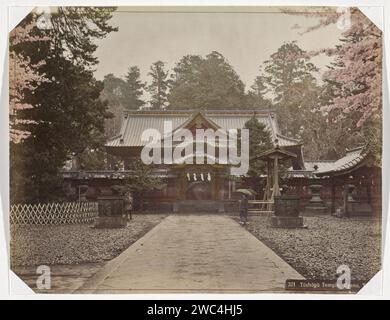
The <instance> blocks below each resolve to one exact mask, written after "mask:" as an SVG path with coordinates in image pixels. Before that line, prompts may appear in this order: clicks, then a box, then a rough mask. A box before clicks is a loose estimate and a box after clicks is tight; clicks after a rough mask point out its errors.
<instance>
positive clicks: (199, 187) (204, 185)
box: [186, 181, 213, 200]
mask: <svg viewBox="0 0 390 320" xmlns="http://www.w3.org/2000/svg"><path fill="white" fill-rule="evenodd" d="M212 195H213V190H212V187H211V183H210V182H205V181H194V182H190V183H188V186H187V191H186V199H187V200H211V199H212Z"/></svg>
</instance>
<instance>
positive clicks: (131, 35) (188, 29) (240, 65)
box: [95, 7, 342, 89]
mask: <svg viewBox="0 0 390 320" xmlns="http://www.w3.org/2000/svg"><path fill="white" fill-rule="evenodd" d="M132 10H134V8H133V9H132ZM219 10H221V9H219ZM261 11H262V12H251V13H248V12H241V13H240V12H172V11H167V12H145V11H139V12H134V11H130V9H129V8H125V7H120V8H118V10H117V11H116V12H115V13H114V15H113V18H112V20H111V21H110V22H111V25H113V26H116V27H118V28H119V30H118V32H113V33H111V34H109V35H108V36H107V37H106V38H105V39H102V40H98V41H97V44H98V49H97V51H96V56H97V57H98V59H99V64H98V65H97V67H96V72H95V76H96V78H98V79H99V80H102V79H103V77H104V75H106V74H108V73H113V74H115V75H116V76H124V75H125V74H126V71H127V69H128V67H129V66H132V65H136V66H138V67H139V68H140V70H141V79H142V80H143V81H148V80H149V77H148V75H147V73H148V72H149V68H150V66H151V64H152V63H153V62H155V61H157V60H162V61H164V62H165V63H166V65H167V67H168V68H169V69H172V68H173V67H174V65H175V64H176V63H177V62H178V61H179V60H180V58H181V57H183V56H184V55H187V54H199V55H203V56H204V55H206V54H208V53H210V52H211V51H218V52H220V53H221V54H223V55H224V57H225V58H226V59H227V60H228V62H229V63H230V64H231V65H232V66H233V68H234V69H235V70H236V72H237V73H238V74H239V76H240V78H241V80H242V81H243V82H244V84H245V85H246V89H249V88H250V86H251V85H252V84H253V81H254V79H255V77H256V76H257V75H258V74H259V71H258V70H259V66H260V65H261V64H262V62H263V61H265V60H267V59H269V57H270V55H271V54H272V53H274V52H275V51H276V50H277V49H278V48H279V47H280V46H281V45H282V44H283V42H288V41H293V40H296V41H297V43H298V45H299V46H300V47H301V48H302V49H304V50H307V51H310V50H315V49H321V48H329V47H334V46H335V45H336V44H337V43H338V42H339V39H340V38H341V33H342V30H339V29H338V28H337V26H336V25H330V26H327V27H325V28H321V29H319V30H316V31H313V32H309V33H306V34H303V35H299V32H301V31H302V30H304V29H305V27H307V26H311V25H315V24H316V22H317V18H305V17H302V16H293V15H287V14H284V13H280V12H278V11H276V10H275V9H270V8H268V9H267V8H262V9H261ZM297 25H299V26H300V27H301V29H296V26H297ZM329 61H330V60H329V58H328V57H326V56H318V57H315V58H313V59H312V62H313V63H314V64H316V65H317V66H318V67H320V72H323V71H324V70H325V67H326V65H327V64H328V63H329Z"/></svg>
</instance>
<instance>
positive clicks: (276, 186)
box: [271, 156, 280, 200]
mask: <svg viewBox="0 0 390 320" xmlns="http://www.w3.org/2000/svg"><path fill="white" fill-rule="evenodd" d="M278 160H279V159H278V157H277V156H276V157H275V158H274V187H273V190H272V199H271V200H274V198H275V196H280V190H279V168H278Z"/></svg>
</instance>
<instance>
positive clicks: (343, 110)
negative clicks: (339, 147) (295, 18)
mask: <svg viewBox="0 0 390 320" xmlns="http://www.w3.org/2000/svg"><path fill="white" fill-rule="evenodd" d="M286 13H289V14H297V15H302V14H303V15H304V16H307V17H317V18H320V19H319V23H318V24H316V25H314V26H311V27H309V28H308V29H307V30H305V32H310V31H313V30H316V29H319V28H322V27H325V26H327V25H330V24H333V23H338V24H340V26H342V27H343V28H344V32H343V39H341V40H342V43H341V44H340V45H338V46H336V48H323V49H322V50H318V51H316V52H311V55H312V56H314V55H318V54H321V53H325V54H327V55H329V56H331V57H334V59H335V60H334V63H333V64H332V65H331V66H330V67H329V70H328V71H327V72H326V73H325V74H324V77H323V78H324V81H326V82H327V83H328V85H330V86H331V87H332V96H330V97H329V99H328V100H327V102H326V103H325V104H324V105H323V108H322V109H323V110H324V111H326V112H328V113H329V114H330V115H331V118H332V119H331V120H332V122H335V123H342V122H350V130H351V134H352V133H353V134H357V135H363V137H362V139H361V140H362V141H363V142H364V143H365V144H366V146H367V147H368V148H369V149H370V150H371V151H373V153H374V154H376V157H377V158H378V160H379V159H380V154H381V135H382V134H381V131H382V128H381V119H382V59H383V53H382V48H383V47H382V32H381V31H380V30H379V29H378V28H377V27H376V25H375V24H374V23H373V22H371V21H370V20H369V19H368V18H367V17H366V16H365V15H364V14H363V13H362V12H361V11H360V10H359V9H358V8H355V7H352V8H346V10H345V11H343V12H336V11H335V10H334V9H333V8H332V9H328V10H316V11H315V12H309V11H307V12H303V13H302V12H299V13H298V12H295V11H294V10H288V11H286ZM377 164H380V161H378V163H377Z"/></svg>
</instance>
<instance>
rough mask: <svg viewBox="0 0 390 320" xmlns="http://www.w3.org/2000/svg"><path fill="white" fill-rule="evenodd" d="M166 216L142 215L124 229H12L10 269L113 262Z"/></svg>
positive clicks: (74, 226)
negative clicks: (14, 267) (45, 265)
mask: <svg viewBox="0 0 390 320" xmlns="http://www.w3.org/2000/svg"><path fill="white" fill-rule="evenodd" d="M165 217H166V215H159V214H139V215H133V220H132V221H131V222H130V223H129V225H128V226H127V227H126V228H122V229H94V228H92V226H91V225H55V226H39V225H29V226H11V265H12V266H36V265H41V264H47V265H58V264H61V265H68V264H81V263H86V262H102V261H106V260H111V259H113V258H115V257H116V256H117V255H119V254H120V253H121V252H122V251H123V250H125V249H127V248H128V247H129V246H130V245H131V244H132V243H134V242H135V241H137V240H138V239H139V238H140V237H142V236H143V235H144V234H145V233H146V232H148V231H149V230H150V229H152V228H153V227H154V226H155V225H156V224H158V223H159V222H161V220H162V219H163V218H165Z"/></svg>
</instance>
